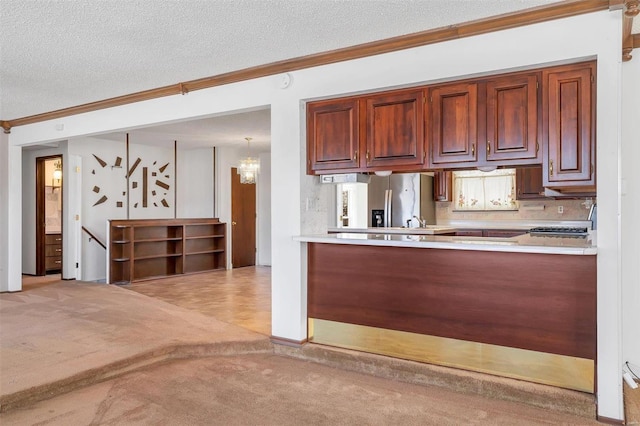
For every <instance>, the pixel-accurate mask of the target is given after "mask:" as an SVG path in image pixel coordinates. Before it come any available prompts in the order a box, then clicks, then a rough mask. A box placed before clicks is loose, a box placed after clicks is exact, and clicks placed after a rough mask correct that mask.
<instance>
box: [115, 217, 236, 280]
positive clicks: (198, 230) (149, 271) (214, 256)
mask: <svg viewBox="0 0 640 426" xmlns="http://www.w3.org/2000/svg"><path fill="white" fill-rule="evenodd" d="M225 248H226V224H225V223H221V222H220V221H219V220H218V219H148V220H147V219H141V220H112V221H110V239H109V268H110V273H109V282H110V283H112V284H113V283H127V282H132V281H139V280H144V279H152V278H160V277H165V276H171V275H177V274H188V273H195V272H205V271H211V270H214V269H225V268H226V255H225Z"/></svg>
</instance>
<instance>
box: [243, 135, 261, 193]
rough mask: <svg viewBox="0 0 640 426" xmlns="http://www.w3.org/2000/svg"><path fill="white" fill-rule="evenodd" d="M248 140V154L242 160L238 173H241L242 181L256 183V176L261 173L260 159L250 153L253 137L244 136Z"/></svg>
mask: <svg viewBox="0 0 640 426" xmlns="http://www.w3.org/2000/svg"><path fill="white" fill-rule="evenodd" d="M244 139H245V140H246V141H247V156H246V157H245V158H243V159H241V160H240V166H239V167H238V174H239V175H240V183H248V184H254V183H256V176H257V175H258V173H260V160H259V159H258V158H254V157H251V155H249V142H251V139H252V138H244Z"/></svg>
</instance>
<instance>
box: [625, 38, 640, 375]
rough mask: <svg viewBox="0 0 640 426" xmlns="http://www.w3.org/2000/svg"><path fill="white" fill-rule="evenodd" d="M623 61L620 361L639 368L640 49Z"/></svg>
mask: <svg viewBox="0 0 640 426" xmlns="http://www.w3.org/2000/svg"><path fill="white" fill-rule="evenodd" d="M633 53H634V59H633V60H631V61H629V62H625V63H623V64H622V84H623V86H622V87H623V90H622V123H623V125H622V150H621V153H622V155H621V161H622V165H621V168H622V188H621V192H622V215H621V222H622V229H624V232H623V234H622V240H621V247H622V250H621V253H622V302H623V311H622V313H623V317H622V321H623V327H624V328H623V360H624V361H629V362H630V363H632V364H633V365H634V366H635V367H636V368H635V369H634V371H637V369H640V227H638V218H639V217H640V177H639V176H638V160H640V78H638V76H640V50H639V49H636V50H635V51H634V52H633Z"/></svg>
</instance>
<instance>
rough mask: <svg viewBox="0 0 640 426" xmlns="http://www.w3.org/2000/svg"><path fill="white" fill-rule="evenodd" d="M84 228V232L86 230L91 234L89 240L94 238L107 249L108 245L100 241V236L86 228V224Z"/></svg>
mask: <svg viewBox="0 0 640 426" xmlns="http://www.w3.org/2000/svg"><path fill="white" fill-rule="evenodd" d="M82 230H83V231H84V232H86V233H87V234H89V241H91V239H92V238H93V239H94V240H96V242H97V243H98V244H100V245H101V246H102V248H103V249H105V250H106V249H107V245H106V244H105V243H103V242H102V241H100V238H98V237H96V236H95V234H94V233H93V232H91V231H89V230H88V229H87V228H85V227H84V226H82Z"/></svg>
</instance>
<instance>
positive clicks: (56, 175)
mask: <svg viewBox="0 0 640 426" xmlns="http://www.w3.org/2000/svg"><path fill="white" fill-rule="evenodd" d="M53 166H54V167H55V169H54V170H53V179H52V181H51V186H60V183H61V182H62V163H61V162H60V160H58V161H56V162H55V163H54V165H53ZM56 183H57V185H56Z"/></svg>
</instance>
